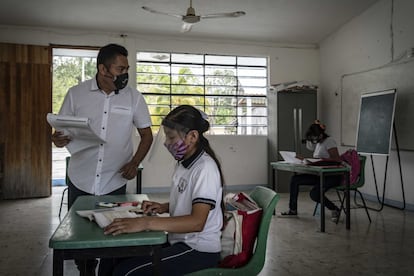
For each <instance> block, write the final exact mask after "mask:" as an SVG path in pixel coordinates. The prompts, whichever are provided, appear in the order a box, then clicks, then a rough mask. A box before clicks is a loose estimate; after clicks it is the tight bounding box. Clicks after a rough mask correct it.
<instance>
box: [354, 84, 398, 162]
mask: <svg viewBox="0 0 414 276" xmlns="http://www.w3.org/2000/svg"><path fill="white" fill-rule="evenodd" d="M395 100H396V93H395V89H393V90H387V91H380V92H375V93H369V94H363V95H362V96H361V102H360V107H361V109H360V111H359V119H358V132H357V138H356V139H357V146H356V148H357V151H358V152H359V153H368V154H380V155H387V154H389V153H390V149H391V135H392V126H393V122H394V109H395Z"/></svg>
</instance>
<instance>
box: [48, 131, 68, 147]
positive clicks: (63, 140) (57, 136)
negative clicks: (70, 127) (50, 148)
mask: <svg viewBox="0 0 414 276" xmlns="http://www.w3.org/2000/svg"><path fill="white" fill-rule="evenodd" d="M70 141H71V139H70V137H69V136H67V135H63V132H62V131H55V132H54V133H53V134H52V142H53V144H55V146H56V147H58V148H62V147H64V146H66V145H67V144H69V142H70Z"/></svg>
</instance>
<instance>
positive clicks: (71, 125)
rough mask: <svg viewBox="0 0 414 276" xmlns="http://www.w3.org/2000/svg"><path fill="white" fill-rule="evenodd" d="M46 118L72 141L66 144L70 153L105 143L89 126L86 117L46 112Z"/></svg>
mask: <svg viewBox="0 0 414 276" xmlns="http://www.w3.org/2000/svg"><path fill="white" fill-rule="evenodd" d="M46 119H47V121H48V123H49V125H50V126H51V127H53V128H54V129H55V130H58V131H63V134H64V135H68V136H69V137H70V138H71V139H72V141H70V142H69V144H68V145H67V146H66V148H67V149H68V151H69V152H70V153H71V154H74V153H76V152H79V151H81V150H84V149H87V148H90V147H93V146H97V145H98V144H100V143H105V140H104V139H102V138H101V137H100V136H99V135H98V134H97V133H96V132H95V131H94V130H93V129H92V128H91V126H90V123H89V119H88V118H81V117H74V116H64V115H56V114H53V113H48V114H47V116H46Z"/></svg>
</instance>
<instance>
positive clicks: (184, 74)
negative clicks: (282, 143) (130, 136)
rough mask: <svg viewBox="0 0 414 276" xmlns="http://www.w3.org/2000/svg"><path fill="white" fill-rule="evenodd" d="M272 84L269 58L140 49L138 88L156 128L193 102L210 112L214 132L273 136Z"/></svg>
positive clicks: (207, 112) (138, 56) (138, 55)
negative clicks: (269, 121) (270, 124)
mask: <svg viewBox="0 0 414 276" xmlns="http://www.w3.org/2000/svg"><path fill="white" fill-rule="evenodd" d="M267 83H268V81H267V58H266V57H244V56H224V55H207V54H180V53H159V52H138V53H137V88H138V90H139V91H140V92H141V93H142V94H143V95H144V97H145V99H146V101H147V104H148V107H149V110H150V113H151V119H152V123H153V130H155V131H157V130H158V129H159V126H160V124H161V121H162V118H164V117H165V116H166V115H167V114H168V112H169V111H170V110H171V109H173V108H174V107H176V106H178V105H181V104H190V105H194V106H196V107H197V108H199V109H200V110H202V111H204V112H205V113H206V114H207V115H208V116H209V121H210V125H211V133H214V134H230V135H238V134H239V135H243V134H246V135H267Z"/></svg>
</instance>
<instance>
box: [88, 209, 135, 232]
mask: <svg viewBox="0 0 414 276" xmlns="http://www.w3.org/2000/svg"><path fill="white" fill-rule="evenodd" d="M140 216H142V214H141V215H140V214H137V213H135V212H132V211H130V210H124V211H114V210H112V211H107V212H97V213H94V214H93V217H94V219H95V221H96V223H97V224H98V225H99V227H101V228H104V227H106V226H108V225H109V224H111V223H112V222H113V221H114V219H116V218H136V217H140Z"/></svg>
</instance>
